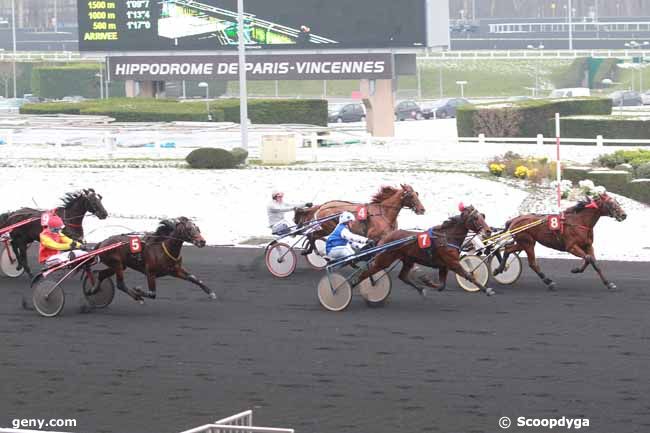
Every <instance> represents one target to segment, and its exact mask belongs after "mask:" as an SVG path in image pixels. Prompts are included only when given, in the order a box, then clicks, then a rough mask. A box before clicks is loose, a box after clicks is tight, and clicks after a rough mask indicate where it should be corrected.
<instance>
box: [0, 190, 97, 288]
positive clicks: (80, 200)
mask: <svg viewBox="0 0 650 433" xmlns="http://www.w3.org/2000/svg"><path fill="white" fill-rule="evenodd" d="M62 201H63V204H62V206H60V207H57V208H56V209H54V212H55V213H56V214H57V215H58V216H60V217H61V219H62V220H63V223H64V224H65V229H63V233H64V234H65V235H66V236H68V237H70V238H72V239H74V240H76V241H80V242H81V241H83V238H84V229H83V220H84V217H85V215H86V213H91V214H93V215H96V216H97V217H98V218H99V219H102V220H103V219H106V217H107V216H108V212H106V209H104V205H103V204H102V196H101V195H100V194H97V193H96V192H95V190H94V189H92V188H89V189H84V190H81V191H77V192H72V193H68V194H66V195H65V197H63V199H62ZM43 212H45V211H43V210H38V209H32V208H22V209H18V210H17V211H15V212H7V213H5V214H2V215H0V228H2V227H6V226H10V225H12V224H16V223H19V222H21V221H24V220H27V219H30V218H32V217H40V216H41V214H42V213H43ZM42 230H43V228H42V227H41V222H40V221H38V220H37V221H33V222H31V223H29V224H26V225H24V226H21V227H18V228H16V229H14V230H13V231H12V232H11V247H12V249H13V251H14V254H15V255H16V258H17V259H18V265H19V269H22V268H24V269H25V272H27V275H29V277H30V279H31V278H32V277H33V275H32V270H31V269H30V267H29V263H28V262H27V248H28V247H29V244H31V243H32V242H38V240H39V236H40V234H41V231H42Z"/></svg>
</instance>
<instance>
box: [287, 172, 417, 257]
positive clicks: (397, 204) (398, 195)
mask: <svg viewBox="0 0 650 433" xmlns="http://www.w3.org/2000/svg"><path fill="white" fill-rule="evenodd" d="M360 207H363V208H365V211H364V212H366V215H365V219H364V220H362V221H355V222H354V223H353V224H352V227H351V230H352V232H353V233H356V234H359V235H363V236H365V237H368V238H370V239H372V240H374V241H379V239H381V237H382V236H383V235H384V234H386V233H387V232H390V231H393V230H396V229H397V217H398V216H399V213H400V211H401V210H402V209H404V208H408V209H411V210H413V212H415V213H416V214H417V215H422V214H424V212H425V209H424V206H423V205H422V203H421V202H420V198H419V194H418V193H417V192H416V191H415V190H414V189H413V187H411V186H410V185H401V187H400V188H394V187H392V186H383V187H381V188H380V190H379V192H377V193H376V194H375V195H374V196H373V197H372V199H371V201H370V203H369V204H359V203H352V202H349V201H340V200H334V201H329V202H327V203H323V204H322V205H320V206H314V207H312V208H309V209H307V210H306V211H305V210H303V211H302V212H300V211H298V212H296V215H295V219H297V220H299V221H296V223H297V224H299V223H305V222H308V221H309V220H312V219H319V218H325V217H327V216H330V215H334V214H336V213H339V212H344V211H348V212H352V213H355V214H356V213H357V211H358V209H359V208H360ZM336 224H337V221H328V222H326V223H323V224H322V226H321V229H320V230H319V231H318V232H315V233H313V234H311V235H310V241H312V240H315V239H318V238H322V237H325V236H327V235H329V234H330V233H331V232H332V231H333V230H334V228H335V227H336ZM310 243H311V244H312V246H313V241H312V242H310ZM310 248H311V246H310ZM309 252H311V251H308V252H307V253H309Z"/></svg>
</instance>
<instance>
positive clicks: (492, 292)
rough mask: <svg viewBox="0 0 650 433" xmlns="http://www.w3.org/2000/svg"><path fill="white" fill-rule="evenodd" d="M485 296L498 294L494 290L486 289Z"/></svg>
mask: <svg viewBox="0 0 650 433" xmlns="http://www.w3.org/2000/svg"><path fill="white" fill-rule="evenodd" d="M485 294H486V295H488V296H494V295H496V294H497V292H495V291H494V289H492V288H490V287H488V288H487V289H485Z"/></svg>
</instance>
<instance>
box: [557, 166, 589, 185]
mask: <svg viewBox="0 0 650 433" xmlns="http://www.w3.org/2000/svg"><path fill="white" fill-rule="evenodd" d="M591 170H592V169H591V168H590V167H573V166H571V167H563V168H562V177H563V178H564V179H568V180H570V181H572V182H573V183H575V184H577V183H578V182H580V181H581V180H585V179H587V178H588V175H587V173H589V172H590V171H591Z"/></svg>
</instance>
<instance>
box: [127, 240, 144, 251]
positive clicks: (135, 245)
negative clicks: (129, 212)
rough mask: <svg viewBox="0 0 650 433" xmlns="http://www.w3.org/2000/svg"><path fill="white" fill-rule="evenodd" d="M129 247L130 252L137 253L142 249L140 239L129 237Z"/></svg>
mask: <svg viewBox="0 0 650 433" xmlns="http://www.w3.org/2000/svg"><path fill="white" fill-rule="evenodd" d="M129 248H130V250H131V253H132V254H137V253H139V252H141V251H142V241H141V240H140V238H138V237H135V236H133V237H130V238H129Z"/></svg>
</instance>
